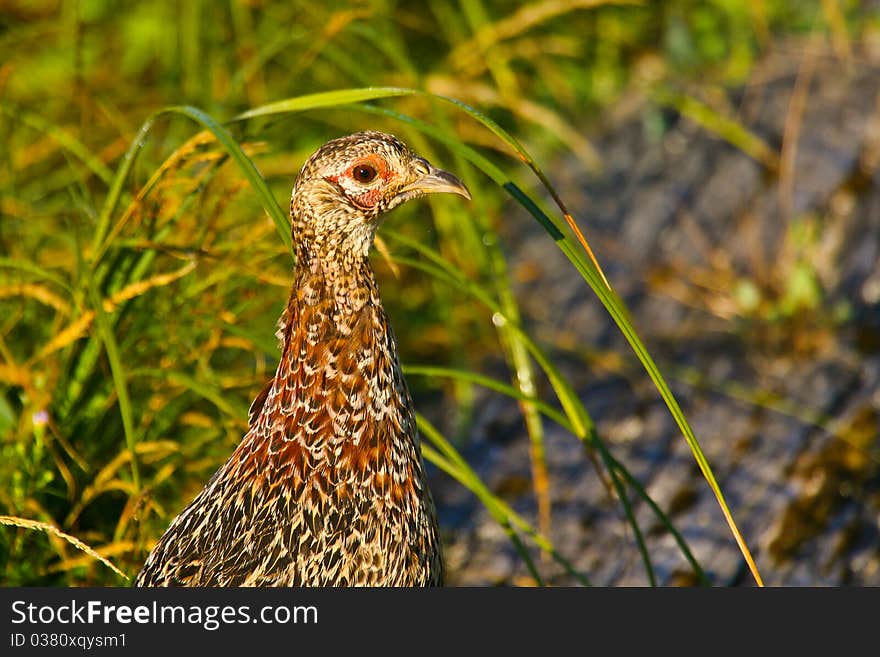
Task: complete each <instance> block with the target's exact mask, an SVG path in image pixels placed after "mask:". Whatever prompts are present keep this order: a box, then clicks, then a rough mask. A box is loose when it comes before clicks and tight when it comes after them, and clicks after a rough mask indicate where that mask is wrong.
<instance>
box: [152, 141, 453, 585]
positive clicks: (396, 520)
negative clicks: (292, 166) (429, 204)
mask: <svg viewBox="0 0 880 657" xmlns="http://www.w3.org/2000/svg"><path fill="white" fill-rule="evenodd" d="M435 192H450V193H453V194H459V195H461V196H463V197H465V198H466V199H470V194H469V192H468V190H467V188H466V187H465V186H464V184H463V183H462V182H461V181H460V180H458V178H456V177H455V176H453V175H452V174H450V173H447V172H446V171H442V170H440V169H436V168H434V167H433V166H431V165H430V164H429V163H428V162H427V161H426V160H425V159H423V158H421V157H419V156H417V155H415V154H414V153H413V152H412V151H411V150H410V149H409V148H407V147H406V146H405V145H404V144H403V143H402V142H401V141H400V140H398V139H397V138H396V137H393V136H392V135H388V134H384V133H380V132H360V133H356V134H353V135H349V136H347V137H342V138H339V139H334V140H333V141H329V142H327V143H326V144H324V145H323V146H322V147H321V148H319V149H318V150H317V151H316V152H315V153H314V154H313V155H312V156H311V157H310V158H309V159H308V161H307V162H306V163H305V165H303V167H302V170H301V171H300V173H299V175H298V176H297V178H296V182H295V183H294V186H293V194H292V198H291V203H290V216H291V220H292V234H293V242H294V245H295V249H296V256H297V265H296V271H295V277H294V278H295V280H294V284H293V290H292V292H291V294H290V300H289V302H288V304H287V307H286V309H285V310H284V312H283V314H282V316H281V319H280V320H279V323H278V325H279V328H278V332H277V336H278V338H279V341H280V345H281V358H280V361H279V363H278V367H277V370H276V372H275V376H274V378H273V379H272V380H271V381H269V383H268V384H267V385H266V387H265V388H264V390H263V391H262V392H261V393H260V395H259V396H258V397H257V398H256V399H255V400H254V403H253V405H252V406H251V409H250V413H249V416H250V422H249V428H248V431H247V433H246V434H245V435H244V437H243V438H242V440H241V442H240V443H239V445H238V447H237V448H236V449H235V451H234V452H233V453H232V455H231V456H230V458H229V459H228V460H227V461H226V463H225V464H224V465H223V466H221V467H220V469H219V470H217V472H216V473H214V475H213V476H212V477H211V479H210V480H209V481H208V483H207V484H206V485H205V487H204V488H203V489H202V491H201V492H200V493H199V494H198V495H197V496H196V497H195V499H193V501H192V502H190V504H189V505H188V506H187V507H186V508H185V509H184V510H183V511H182V512H181V513H180V515H178V516H177V517H176V518H175V519H174V520H173V521H172V522H171V525H170V526H169V527H168V529H167V530H166V531H165V533H164V534H163V535H162V537H161V538H160V539H159V541H158V543H157V544H156V545H155V547H154V548H153V550H152V551H151V552H150V554H149V556H148V557H147V560H146V562H145V564H144V567H143V569H142V570H141V571H140V573H139V574H138V576H137V579H136V582H135V584H136V586H430V585H442V583H443V560H442V558H441V551H440V540H439V537H438V529H437V516H436V511H435V508H434V503H433V500H432V498H431V492H430V490H429V489H428V486H427V482H426V479H425V472H424V467H423V462H422V456H421V448H420V445H419V437H418V433H417V430H416V423H415V414H414V411H413V404H412V399H411V397H410V394H409V391H408V389H407V386H406V382H405V380H404V378H403V374H402V372H401V368H400V362H399V359H398V353H397V343H396V339H395V337H394V333H393V331H392V329H391V326H390V325H389V323H388V317H387V315H386V314H385V310H384V309H383V307H382V302H381V300H380V298H379V291H378V288H377V285H376V279H375V276H374V274H373V269H372V267H371V265H370V262H369V259H368V252H369V250H370V247H371V245H372V243H373V239H374V236H375V233H376V229H377V227H378V225H379V223H380V220H381V218H382V216H383V215H384V213H386V212H387V211H389V210H391V209H393V208H395V207H397V206H398V205H400V204H401V203H404V202H406V201H408V200H410V199H413V198H416V197H419V196H423V195H425V194H430V193H435Z"/></svg>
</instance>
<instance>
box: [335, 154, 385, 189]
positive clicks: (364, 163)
mask: <svg viewBox="0 0 880 657" xmlns="http://www.w3.org/2000/svg"><path fill="white" fill-rule="evenodd" d="M389 174H390V172H389V171H388V165H387V164H386V163H385V160H384V159H383V158H381V157H379V156H378V155H367V156H365V157H362V158H360V159H359V160H358V161H357V162H355V163H354V164H353V165H351V167H349V168H348V170H347V171H346V172H345V173H344V174H343V175H345V176H347V177H348V178H351V179H352V180H354V181H355V182H357V183H360V184H362V185H368V184H370V183H371V182H373V181H374V180H376V179H377V178H381V179H382V180H384V181H387V180H388V178H389V177H390V175H389Z"/></svg>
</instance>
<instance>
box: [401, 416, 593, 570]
mask: <svg viewBox="0 0 880 657" xmlns="http://www.w3.org/2000/svg"><path fill="white" fill-rule="evenodd" d="M416 422H417V424H418V426H419V431H421V433H422V435H424V436H425V437H426V438H427V439H428V440H430V441H431V443H432V444H433V445H434V446H435V447H436V448H437V450H438V452H439V453H440V455H442V456H441V458H440V459H437V460H434V459H435V458H436V457H437V455H438V454H437V453H436V452H434V451H433V450H432V449H430V446H429V445H424V444H423V445H422V450H423V451H424V453H425V458H428V459H429V460H431V461H432V462H433V463H435V465H437V466H438V467H441V468H443V467H444V465H445V464H447V463H448V464H451V465H452V466H453V468H452V469H450V470H447V472H448V473H449V474H450V475H451V476H453V477H454V478H455V480H456V481H458V482H460V483H461V484H463V485H464V486H466V487H467V488H468V489H469V490H471V492H473V493H474V494H475V495H476V496H477V497H478V498H479V499H480V501H481V502H482V503H483V505H484V506H485V507H486V509H487V510H488V511H489V513H490V514H491V515H492V517H493V518H495V520H496V521H497V522H498V523H499V524H501V526H502V527H503V528H505V531H507V530H508V528H509V529H510V531H514V527H517V528H519V529H520V531H522V532H524V533H525V534H527V535H528V536H529V537H530V538H531V539H532V540H533V541H535V543H536V545H538V547H540V548H541V549H542V550H544V551H545V552H546V553H547V554H549V555H550V556H551V557H552V558H553V559H554V560H555V561H556V562H557V563H558V564H559V565H561V566H562V567H563V568H564V569H565V571H566V572H567V573H568V574H569V575H571V576H573V577H575V578H576V579H577V580H578V581H579V582H580V583H581V584H583V585H584V586H590V581H589V579H587V577H586V576H584V574H583V573H581V572H578V570H577V569H576V568H575V567H574V566H573V565H572V564H571V563H570V562H569V561H568V560H567V559H565V558H564V557H562V555H560V554H559V553H558V552H557V551H556V548H555V547H554V546H553V543H551V542H550V540H549V539H548V538H547V537H545V536H542V535H541V534H540V533H538V532H537V531H536V530H535V529H534V528H533V527H532V526H531V525H530V524H529V523H528V522H527V521H526V520H525V519H523V518H522V516H520V515H519V514H518V513H516V511H514V510H513V509H511V508H510V506H508V505H507V504H506V503H505V502H504V501H503V500H501V499H499V498H498V497H496V496H495V495H494V494H493V493H492V492H491V491H490V490H489V489H488V488H487V487H486V485H485V484H484V483H483V481H482V480H481V479H480V478H479V477H478V476H477V474H476V473H475V472H474V471H473V470H472V469H471V467H470V465H468V463H467V461H465V460H464V459H463V458H462V456H461V454H459V453H458V450H456V449H455V447H453V446H452V444H451V443H450V442H449V441H448V440H446V438H444V437H443V434H441V433H440V432H439V431H438V430H437V428H436V427H434V425H432V424H431V423H430V422H429V421H428V420H426V419H425V418H424V417H423V416H421V415H420V414H418V413H417V414H416ZM426 448H428V449H426ZM441 459H442V460H441ZM508 535H510V534H509V533H508ZM514 546H515V547H517V550H518V551H519V550H520V548H521V547H522V544H521V543H516V542H514ZM526 563H527V564H529V563H532V562H531V560H530V559H527V561H526ZM529 569H530V570H531V571H532V572H533V575H537V571H536V570H535V569H534V564H533V563H532V565H531V566H530V568H529ZM536 579H537V581H538V582H540V581H541V580H540V578H539V577H536Z"/></svg>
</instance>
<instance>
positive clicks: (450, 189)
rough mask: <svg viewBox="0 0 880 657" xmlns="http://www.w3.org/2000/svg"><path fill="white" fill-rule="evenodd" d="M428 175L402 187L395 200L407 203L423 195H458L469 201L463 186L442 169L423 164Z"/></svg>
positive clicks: (467, 193) (467, 192) (465, 188)
mask: <svg viewBox="0 0 880 657" xmlns="http://www.w3.org/2000/svg"><path fill="white" fill-rule="evenodd" d="M425 164H426V165H427V168H428V173H426V174H424V175H422V176H421V177H419V178H417V179H416V180H415V181H413V182H411V183H410V184H408V185H406V186H405V187H403V188H402V189H401V190H400V191H398V192H397V194H396V195H395V200H398V201H399V202H401V203H402V202H403V201H408V200H409V199H411V198H416V197H417V196H423V195H424V194H444V193H445V194H458V195H459V196H464V197H465V198H466V199H467V200H469V201H470V200H471V193H470V192H469V191H468V188H467V187H465V184H464V183H463V182H461V181H460V180H459V179H458V178H456V177H455V176H453V175H452V174H451V173H449V172H448V171H443V169H435V168H434V167H432V166H431V165H430V164H428V163H427V162H425Z"/></svg>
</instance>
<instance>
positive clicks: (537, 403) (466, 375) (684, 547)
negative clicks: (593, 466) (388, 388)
mask: <svg viewBox="0 0 880 657" xmlns="http://www.w3.org/2000/svg"><path fill="white" fill-rule="evenodd" d="M403 371H404V374H406V375H407V376H428V377H441V378H454V379H460V380H463V381H467V382H469V383H474V384H476V385H479V386H483V387H485V388H488V389H489V390H494V391H495V392H499V393H501V394H503V395H506V396H508V397H511V398H513V399H517V400H522V401H527V402H528V403H530V404H532V405H533V406H534V408H535V409H537V410H538V411H540V412H541V413H543V414H544V415H545V416H546V417H547V418H549V419H551V420H553V421H554V422H556V423H557V424H558V425H559V426H560V427H562V428H563V429H565V430H566V431H568V432H570V433H572V434H575V435H577V434H576V432H575V430H574V427H573V426H572V424H571V422H569V420H568V418H566V417H565V416H564V415H563V414H562V413H560V412H559V411H557V410H556V409H555V408H553V407H552V406H550V405H549V404H547V403H545V402H544V401H542V400H540V399H538V398H536V397H531V396H528V395H525V394H523V393H522V392H521V391H520V390H519V389H518V388H515V387H514V386H511V385H508V384H506V383H503V382H501V381H498V380H496V379H493V378H491V377H488V376H484V375H482V374H477V373H476V372H470V371H467V370H457V369H452V368H446V367H434V366H426V365H404V366H403ZM582 440H584V442H585V443H587V444H592V445H596V446H599V447H600V448H602V447H604V443H603V442H602V441H601V439H600V438H599V437H598V435H593V436H590V437H586V438H582ZM603 461H605V465H606V467H607V468H608V469H609V471H611V472H616V473H617V474H619V475H620V476H622V477H623V478H624V479H625V480H626V483H627V484H628V485H629V486H630V487H631V488H632V489H633V490H635V492H636V493H637V494H638V496H639V497H640V498H641V499H642V500H643V501H644V502H645V503H646V504H647V505H648V506H649V507H650V509H651V511H652V512H653V513H654V515H655V516H656V517H657V519H658V520H659V521H660V523H661V524H662V525H663V526H664V528H665V529H666V530H667V531H669V533H670V534H671V535H672V537H673V539H674V540H675V542H676V544H677V545H678V547H679V549H680V550H681V552H682V554H683V555H684V558H685V559H686V560H687V562H688V563H689V564H690V566H691V568H692V569H693V571H694V573H695V574H696V575H697V577H698V578H699V579H700V581H701V582H702V583H704V584H709V583H710V582H709V578H708V577H707V576H706V573H705V572H704V571H703V568H702V567H701V566H700V564H699V562H698V561H697V559H696V557H695V556H694V555H693V552H691V549H690V546H689V545H688V544H687V541H686V540H685V538H684V536H682V535H681V532H679V531H678V529H677V528H676V527H675V525H674V524H673V523H672V521H671V520H670V519H669V516H668V515H666V513H665V512H664V511H663V510H662V509H661V508H660V507H659V506H658V505H657V503H656V502H655V501H654V500H653V498H652V497H651V496H650V495H648V491H646V490H645V488H644V486H642V484H641V482H640V481H639V480H638V479H636V478H635V477H634V476H633V474H632V473H631V472H630V471H629V470H627V469H626V468H625V467H624V466H623V464H622V463H621V462H620V461H618V460H617V459H616V458H614V456H613V455H612V454H611V453H610V452H608V451H607V450H605V451H604V453H603ZM629 519H630V520H631V521H633V520H634V518H629ZM643 558H644V553H643Z"/></svg>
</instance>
